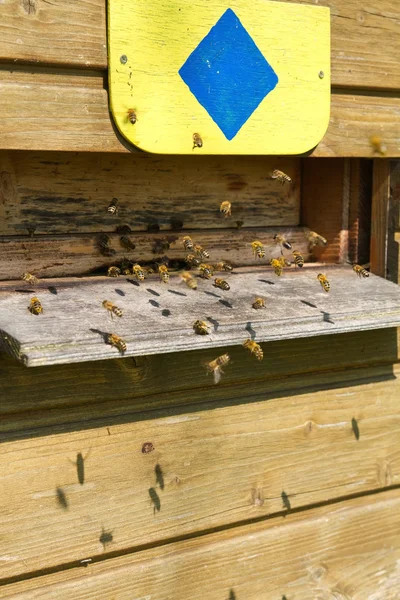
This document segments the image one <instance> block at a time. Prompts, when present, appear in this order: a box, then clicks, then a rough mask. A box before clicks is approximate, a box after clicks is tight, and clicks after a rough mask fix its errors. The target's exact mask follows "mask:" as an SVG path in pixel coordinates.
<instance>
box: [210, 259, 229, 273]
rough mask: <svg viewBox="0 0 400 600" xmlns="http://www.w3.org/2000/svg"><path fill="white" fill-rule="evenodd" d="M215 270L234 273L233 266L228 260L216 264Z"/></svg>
mask: <svg viewBox="0 0 400 600" xmlns="http://www.w3.org/2000/svg"><path fill="white" fill-rule="evenodd" d="M214 269H215V271H226V272H227V273H232V271H233V267H232V265H230V264H229V263H227V262H224V261H221V262H219V263H217V264H216V265H214Z"/></svg>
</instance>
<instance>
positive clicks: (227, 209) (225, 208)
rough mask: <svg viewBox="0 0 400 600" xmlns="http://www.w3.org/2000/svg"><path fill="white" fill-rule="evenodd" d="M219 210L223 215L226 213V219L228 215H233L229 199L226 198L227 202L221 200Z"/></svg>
mask: <svg viewBox="0 0 400 600" xmlns="http://www.w3.org/2000/svg"><path fill="white" fill-rule="evenodd" d="M219 212H220V213H221V214H222V215H224V217H225V219H226V217H231V216H232V204H231V203H230V202H229V201H228V200H225V202H221V206H220V207H219Z"/></svg>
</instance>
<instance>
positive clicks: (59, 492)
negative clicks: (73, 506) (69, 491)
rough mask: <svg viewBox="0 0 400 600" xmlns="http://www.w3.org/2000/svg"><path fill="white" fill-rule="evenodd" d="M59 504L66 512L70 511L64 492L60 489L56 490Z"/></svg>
mask: <svg viewBox="0 0 400 600" xmlns="http://www.w3.org/2000/svg"><path fill="white" fill-rule="evenodd" d="M56 495H57V502H58V504H59V505H60V506H61V508H63V509H64V510H68V507H69V502H68V498H67V496H66V494H65V492H64V490H63V489H62V488H60V487H58V488H57V489H56Z"/></svg>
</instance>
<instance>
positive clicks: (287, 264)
mask: <svg viewBox="0 0 400 600" xmlns="http://www.w3.org/2000/svg"><path fill="white" fill-rule="evenodd" d="M277 260H279V262H280V265H281V267H290V266H291V264H292V263H291V262H290V260H288V259H287V258H285V257H284V256H283V255H282V256H280V257H279V258H278V259H277Z"/></svg>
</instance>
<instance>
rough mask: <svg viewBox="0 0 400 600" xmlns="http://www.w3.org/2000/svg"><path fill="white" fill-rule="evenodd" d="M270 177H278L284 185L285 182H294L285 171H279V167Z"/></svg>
mask: <svg viewBox="0 0 400 600" xmlns="http://www.w3.org/2000/svg"><path fill="white" fill-rule="evenodd" d="M270 177H271V179H276V180H277V181H279V183H281V184H282V185H284V184H285V183H292V180H291V178H290V177H289V175H286V173H284V172H283V171H279V169H274V170H273V171H272V173H271V175H270Z"/></svg>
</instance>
